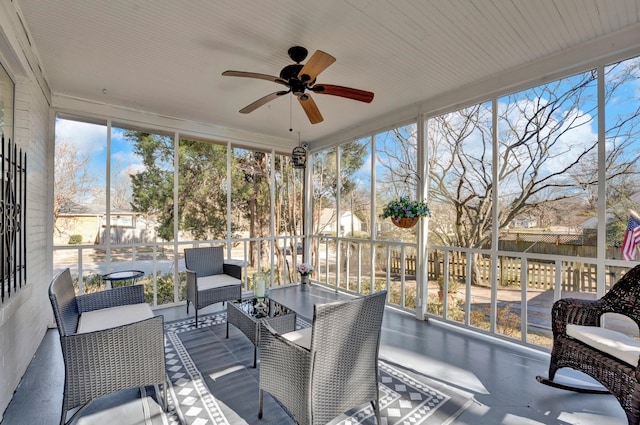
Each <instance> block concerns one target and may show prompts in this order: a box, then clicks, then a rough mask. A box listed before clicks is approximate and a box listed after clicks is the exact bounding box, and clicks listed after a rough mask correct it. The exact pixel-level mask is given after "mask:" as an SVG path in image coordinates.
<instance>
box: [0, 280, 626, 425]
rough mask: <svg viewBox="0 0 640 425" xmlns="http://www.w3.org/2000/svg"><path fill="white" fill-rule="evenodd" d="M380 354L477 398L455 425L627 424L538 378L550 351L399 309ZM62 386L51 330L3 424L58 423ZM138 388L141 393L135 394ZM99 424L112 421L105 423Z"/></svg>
mask: <svg viewBox="0 0 640 425" xmlns="http://www.w3.org/2000/svg"><path fill="white" fill-rule="evenodd" d="M271 296H272V297H273V298H274V299H275V300H277V301H279V302H280V303H283V304H285V305H287V306H289V307H291V308H293V309H294V310H296V312H298V314H300V315H302V316H304V317H307V318H310V317H311V316H312V314H313V304H314V303H322V302H326V301H331V300H335V299H339V298H342V297H345V296H344V295H341V294H336V293H335V292H334V291H330V290H326V289H323V288H320V287H317V286H312V287H311V289H310V290H309V291H307V292H303V291H300V290H299V287H297V286H291V287H283V288H276V289H272V291H271ZM221 308H223V307H222V306H221V305H215V306H210V307H208V308H206V309H202V310H201V313H202V314H205V313H210V312H215V311H219V310H220V309H221ZM156 314H162V315H164V317H165V321H172V320H177V319H181V318H184V317H186V308H185V307H184V306H179V307H172V308H164V309H158V310H156ZM191 315H193V309H191ZM380 358H381V359H384V360H388V361H390V362H393V363H398V364H401V365H403V366H405V367H407V368H409V369H413V370H415V371H417V372H420V373H422V374H424V375H426V376H428V377H429V378H431V379H434V380H436V381H438V382H440V383H443V384H445V385H448V386H451V387H453V388H455V389H457V390H458V391H462V392H465V393H467V394H469V395H470V396H472V397H473V399H474V401H473V403H472V404H471V405H470V407H469V408H468V409H466V410H465V411H464V412H463V413H462V414H461V415H460V416H459V417H458V418H457V419H456V420H455V422H454V423H455V424H469V425H479V424H487V425H489V424H491V425H495V424H500V425H516V424H517V425H522V424H525V425H529V424H581V425H591V424H593V425H609V424H611V425H613V424H626V423H627V420H626V416H625V414H624V412H623V410H622V408H621V407H620V406H619V404H618V402H617V401H616V400H615V398H614V397H613V396H611V395H587V394H577V393H573V392H568V391H563V390H559V389H554V388H550V387H547V386H544V385H542V384H540V383H538V382H537V381H536V379H535V376H536V375H545V376H546V373H547V368H548V364H549V354H548V353H545V352H542V351H538V350H534V349H530V348H527V347H522V346H519V345H516V344H511V343H509V342H505V341H502V340H499V339H495V338H491V337H487V336H485V335H483V334H479V333H475V332H471V331H467V330H465V329H460V328H457V327H454V326H452V325H449V324H446V323H442V322H438V321H436V320H429V321H418V320H416V319H415V318H414V317H413V316H411V315H408V314H406V313H404V312H400V311H397V310H395V309H391V308H387V310H386V311H385V317H384V321H383V329H382V344H381V347H380ZM559 374H561V375H563V376H565V377H567V378H569V379H582V378H584V379H585V380H587V381H589V379H588V378H587V377H584V375H581V374H579V373H577V372H573V371H571V370H568V369H565V370H561V371H560V372H559ZM589 382H590V381H589ZM63 383H64V367H63V361H62V353H61V350H60V344H59V340H58V333H57V331H56V330H55V329H51V330H49V331H47V333H46V335H45V337H44V338H43V340H42V343H41V344H40V348H39V349H38V351H37V352H36V354H35V356H34V358H33V360H32V361H31V364H30V366H29V368H28V370H27V372H26V373H25V375H24V377H23V378H22V381H21V383H20V385H19V386H18V388H17V390H16V392H15V394H14V397H13V399H12V401H11V403H10V404H9V406H8V408H7V409H6V411H5V412H4V416H3V420H2V422H1V423H2V424H3V425H5V424H6V425H34V424H56V423H58V422H59V420H60V407H61V403H62V388H63ZM134 393H135V394H139V393H138V392H137V391H134ZM125 396H126V394H125ZM253 396H255V394H247V397H253ZM135 397H136V396H133V398H135ZM109 422H111V421H109ZM83 423H89V422H84V421H83ZM91 423H95V422H91ZM99 423H106V422H104V420H101V421H100V422H99ZM113 423H118V424H123V425H129V424H133V423H136V421H135V419H133V416H131V417H128V416H127V415H126V414H124V415H123V414H118V417H117V418H115V417H114V418H113Z"/></svg>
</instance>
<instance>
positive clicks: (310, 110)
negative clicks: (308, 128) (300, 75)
mask: <svg viewBox="0 0 640 425" xmlns="http://www.w3.org/2000/svg"><path fill="white" fill-rule="evenodd" d="M303 98H304V100H303ZM298 102H300V105H302V109H304V112H305V113H306V114H307V118H309V121H311V124H318V123H319V122H322V121H323V120H324V118H322V114H321V113H320V110H319V109H318V105H316V102H314V101H313V98H312V97H311V96H309V95H308V94H305V95H303V96H299V97H298Z"/></svg>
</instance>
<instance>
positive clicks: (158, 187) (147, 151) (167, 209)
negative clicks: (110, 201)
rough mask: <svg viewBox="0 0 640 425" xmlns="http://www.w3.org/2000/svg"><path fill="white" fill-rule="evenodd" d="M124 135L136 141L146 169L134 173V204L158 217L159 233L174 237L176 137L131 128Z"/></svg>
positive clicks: (135, 147) (135, 208)
mask: <svg viewBox="0 0 640 425" xmlns="http://www.w3.org/2000/svg"><path fill="white" fill-rule="evenodd" d="M124 137H125V138H126V139H127V140H128V141H130V142H131V143H132V144H133V152H134V153H135V154H136V155H138V156H139V157H140V159H141V160H142V164H143V166H144V169H143V170H141V171H139V172H137V173H135V174H132V175H131V190H132V201H131V208H132V210H133V211H135V212H139V213H142V214H144V215H145V218H146V219H147V221H151V220H156V221H157V223H158V230H157V234H158V236H159V237H160V238H162V239H164V240H167V241H169V240H173V238H174V234H173V208H174V203H173V169H172V168H173V167H172V163H173V141H172V139H171V138H169V137H166V136H159V135H155V134H149V133H143V132H139V131H132V130H128V131H126V132H125V134H124Z"/></svg>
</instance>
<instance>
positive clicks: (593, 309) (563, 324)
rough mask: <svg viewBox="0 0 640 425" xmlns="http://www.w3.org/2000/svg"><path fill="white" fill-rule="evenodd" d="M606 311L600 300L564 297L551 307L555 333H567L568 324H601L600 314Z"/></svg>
mask: <svg viewBox="0 0 640 425" xmlns="http://www.w3.org/2000/svg"><path fill="white" fill-rule="evenodd" d="M604 312H605V310H604V308H603V303H602V302H601V301H600V300H583V299H577V298H563V299H560V300H558V301H556V302H555V303H554V304H553V308H552V309H551V324H552V327H553V334H554V335H563V334H566V330H567V324H569V323H571V324H574V325H582V326H600V316H601V315H602V314H603V313H604Z"/></svg>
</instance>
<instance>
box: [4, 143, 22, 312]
mask: <svg viewBox="0 0 640 425" xmlns="http://www.w3.org/2000/svg"><path fill="white" fill-rule="evenodd" d="M0 161H1V165H0V173H2V174H1V175H2V180H1V183H2V184H1V185H0V238H1V239H0V257H2V262H0V276H1V277H2V285H1V286H2V289H1V294H2V302H4V300H5V299H6V298H9V297H10V296H11V294H12V293H15V292H16V291H18V289H20V288H21V287H22V286H23V285H26V283H27V235H26V233H27V232H26V231H25V229H26V224H27V220H26V218H27V154H26V152H22V148H21V149H20V150H18V149H17V147H16V145H15V143H12V142H11V139H8V140H7V141H6V142H5V139H4V134H3V135H2V150H1V158H0Z"/></svg>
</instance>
